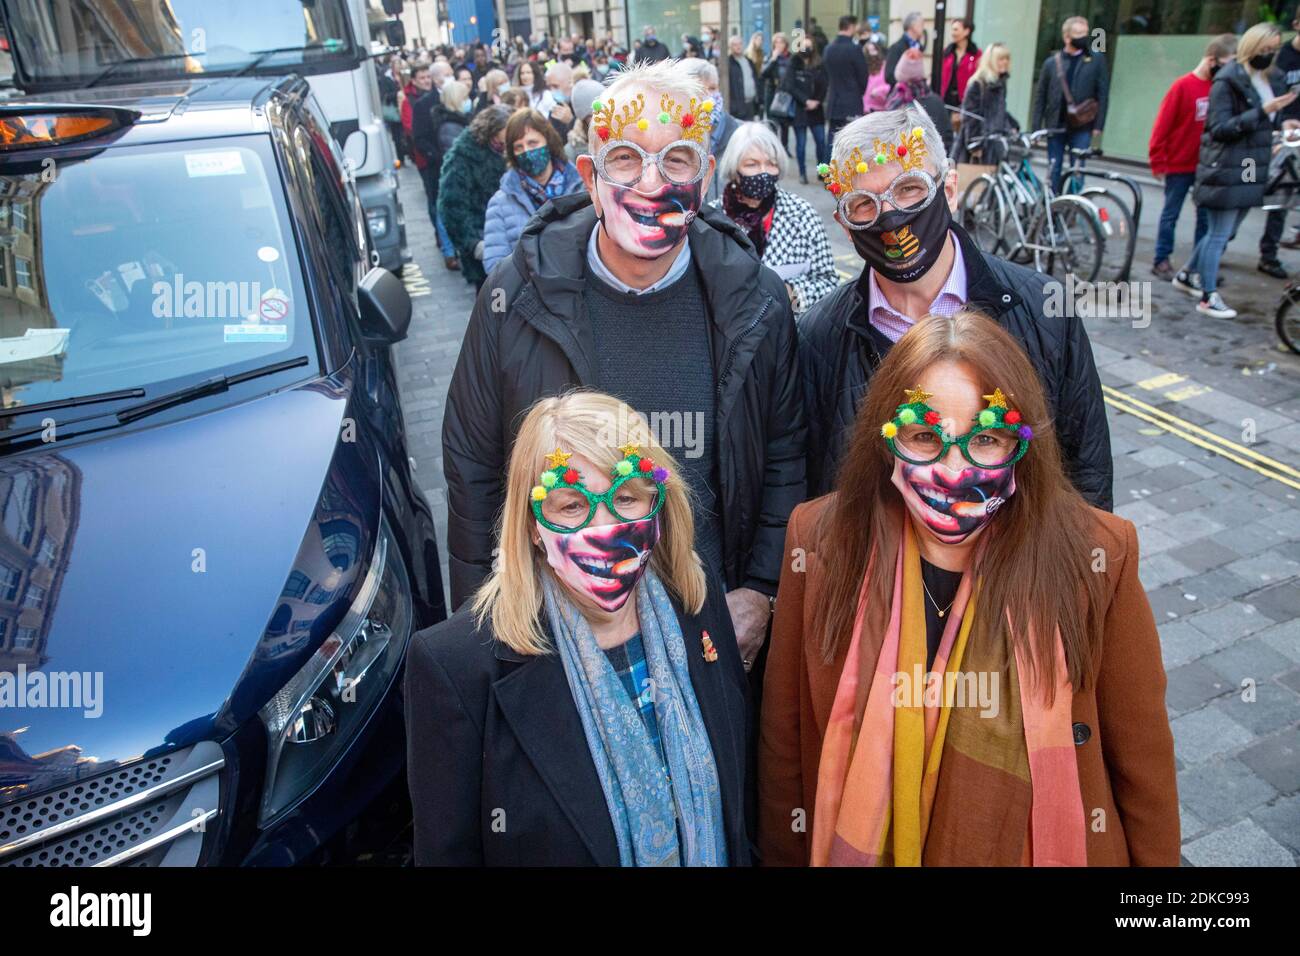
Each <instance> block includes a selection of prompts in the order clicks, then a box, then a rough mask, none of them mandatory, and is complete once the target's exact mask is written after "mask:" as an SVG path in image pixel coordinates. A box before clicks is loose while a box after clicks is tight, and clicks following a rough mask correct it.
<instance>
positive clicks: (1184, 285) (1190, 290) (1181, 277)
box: [1169, 269, 1202, 296]
mask: <svg viewBox="0 0 1300 956" xmlns="http://www.w3.org/2000/svg"><path fill="white" fill-rule="evenodd" d="M1169 282H1170V284H1171V285H1172V286H1173V287H1174V288H1175V289H1181V290H1182V291H1183V292H1186V293H1187V294H1188V295H1194V296H1199V295H1200V294H1201V292H1202V289H1201V274H1200V273H1199V272H1188V271H1187V270H1186V269H1179V270H1178V273H1177V274H1176V275H1175V276H1174V277H1173V278H1172V279H1170V280H1169Z"/></svg>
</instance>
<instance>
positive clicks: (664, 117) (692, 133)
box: [591, 93, 713, 146]
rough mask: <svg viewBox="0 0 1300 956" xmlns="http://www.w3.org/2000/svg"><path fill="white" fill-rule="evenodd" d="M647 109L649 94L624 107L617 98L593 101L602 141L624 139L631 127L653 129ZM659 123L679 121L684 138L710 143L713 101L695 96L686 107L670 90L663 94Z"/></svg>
mask: <svg viewBox="0 0 1300 956" xmlns="http://www.w3.org/2000/svg"><path fill="white" fill-rule="evenodd" d="M644 112H645V94H644V93H638V94H637V95H636V96H635V97H633V99H632V101H631V102H629V103H624V104H623V107H622V109H621V110H620V109H619V108H618V107H617V105H616V104H615V102H614V99H613V97H607V98H605V99H600V100H596V101H595V102H594V103H592V104H591V115H592V125H593V128H594V129H595V130H596V136H597V138H598V139H599V140H600V141H601V142H602V143H607V142H609V141H610V140H611V139H615V140H617V139H623V138H624V136H623V134H624V132H625V131H626V130H627V128H628V127H629V126H635V127H636V128H637V129H639V130H642V131H645V130H647V129H649V128H650V121H649V120H648V119H646V118H645V117H644V116H642V115H641V114H643V113H644ZM658 119H659V122H660V123H662V124H663V125H665V126H667V125H668V124H669V123H676V124H677V125H678V126H680V127H681V128H682V139H686V140H690V141H691V142H693V143H698V144H699V145H700V146H705V145H706V136H707V135H708V133H709V131H710V130H711V129H713V101H712V100H696V99H695V98H694V97H691V102H690V105H689V106H686V107H683V106H682V105H681V104H680V103H678V102H677V101H676V100H675V99H673V98H672V97H671V96H669V95H667V94H666V93H665V94H664V95H663V96H661V97H659V117H658Z"/></svg>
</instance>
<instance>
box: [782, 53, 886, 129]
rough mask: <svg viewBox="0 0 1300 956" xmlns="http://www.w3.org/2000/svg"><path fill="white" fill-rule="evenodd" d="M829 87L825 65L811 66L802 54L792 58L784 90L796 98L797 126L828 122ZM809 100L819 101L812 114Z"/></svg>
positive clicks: (818, 124) (795, 113)
mask: <svg viewBox="0 0 1300 956" xmlns="http://www.w3.org/2000/svg"><path fill="white" fill-rule="evenodd" d="M864 62H865V61H864ZM828 85H829V80H828V79H827V77H826V66H825V65H824V64H822V63H820V62H819V63H818V64H817V65H816V66H809V65H808V58H807V57H806V56H804V54H802V53H796V54H795V55H794V56H792V57H791V58H790V68H789V69H788V70H786V71H785V82H784V85H783V86H782V89H784V90H785V91H786V92H788V93H789V94H790V95H791V96H792V97H794V125H795V126H797V127H803V126H821V125H822V124H823V123H825V122H826V88H827V86H828ZM808 100H816V101H817V108H816V109H815V110H813V111H811V112H809V111H808V110H807V109H806V108H805V104H806V103H807V102H808Z"/></svg>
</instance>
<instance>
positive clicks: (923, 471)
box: [880, 385, 1034, 544]
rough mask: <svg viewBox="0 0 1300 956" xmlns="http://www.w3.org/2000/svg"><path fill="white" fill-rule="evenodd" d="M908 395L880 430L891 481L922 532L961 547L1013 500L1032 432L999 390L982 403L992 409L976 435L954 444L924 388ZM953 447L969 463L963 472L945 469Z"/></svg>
mask: <svg viewBox="0 0 1300 956" xmlns="http://www.w3.org/2000/svg"><path fill="white" fill-rule="evenodd" d="M905 395H906V399H907V400H906V401H905V402H904V403H903V404H901V405H899V406H898V407H897V408H896V409H895V410H894V417H893V418H892V419H890V420H889V421H887V422H885V423H884V424H883V425H881V426H880V434H881V437H882V438H884V440H885V442H886V444H887V445H888V446H889V450H890V451H891V452H892V453H893V455H894V473H893V476H892V479H891V480H892V482H893V484H894V487H895V488H897V489H898V492H899V494H901V495H902V496H903V502H904V504H906V505H907V508H908V511H910V512H911V514H912V516H913V517H914V518H915V519H916V521H917V523H918V524H920V525H921V526H922V527H924V528H925V529H926V530H927V531H928V532H929V533H930V534H932V535H933V536H934V537H935V538H937V539H938V540H939V541H941V542H943V543H945V544H960V543H961V542H962V541H964V540H966V538H968V537H969V536H970V535H972V534H974V533H975V532H976V531H978V530H980V529H981V528H983V527H984V526H985V525H986V524H988V523H989V521H991V520H992V518H993V516H994V515H995V514H997V511H998V509H999V508H1001V507H1002V505H1003V504H1004V503H1005V502H1006V500H1007V499H1008V498H1010V497H1011V496H1012V495H1013V494H1015V491H1016V476H1015V464H1016V462H1018V461H1019V460H1020V459H1021V458H1023V457H1024V455H1025V453H1026V452H1027V451H1028V450H1029V442H1030V440H1031V439H1032V438H1033V437H1034V433H1033V429H1032V428H1030V427H1029V425H1027V424H1025V423H1024V421H1023V420H1022V418H1021V414H1020V412H1019V410H1017V409H1014V408H1010V407H1009V406H1008V404H1007V396H1006V395H1004V394H1003V393H1002V389H1000V388H995V389H994V390H993V394H992V395H985V396H984V398H985V399H986V400H987V401H988V403H989V404H988V407H987V408H985V409H983V410H982V411H980V413H979V414H978V415H977V416H976V417H975V419H974V421H973V422H972V425H973V426H974V427H972V428H971V429H970V431H968V432H967V433H966V434H964V435H960V436H956V437H953V436H951V435H950V434H949V433H948V432H947V431H946V430H945V426H944V423H943V420H942V418H941V416H940V415H939V413H938V412H937V411H935V410H934V409H933V408H931V407H930V405H929V404H928V401H929V399H930V394H929V393H928V392H926V391H925V390H924V389H923V388H921V386H919V385H918V386H917V387H916V388H909V389H906V390H905ZM954 445H956V446H957V447H958V449H959V450H960V451H961V454H962V458H964V459H965V462H964V463H963V465H962V468H961V470H960V471H954V470H952V469H951V468H949V467H948V466H946V465H944V464H942V462H943V460H944V459H945V458H946V457H948V453H949V451H950V449H951V448H952V447H953V446H954Z"/></svg>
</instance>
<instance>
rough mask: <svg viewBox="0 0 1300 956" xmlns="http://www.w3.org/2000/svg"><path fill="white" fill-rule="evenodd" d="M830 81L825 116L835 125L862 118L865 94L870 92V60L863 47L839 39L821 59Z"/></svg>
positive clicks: (832, 43)
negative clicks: (868, 81) (868, 84)
mask: <svg viewBox="0 0 1300 956" xmlns="http://www.w3.org/2000/svg"><path fill="white" fill-rule="evenodd" d="M822 62H823V63H825V64H826V75H827V76H828V77H829V78H830V94H829V95H828V97H827V103H826V115H827V117H829V118H830V120H831V121H832V122H834V121H835V120H844V119H851V118H853V117H855V116H861V115H862V94H863V93H865V92H866V90H867V57H866V54H865V53H863V52H862V47H860V46H858V45H857V44H856V43H854V42H853V40H852V39H851V38H849V37H846V36H838V37H836V38H835V39H834V40H832V41H831V43H830V45H829V46H827V47H826V53H825V54H824V55H823V56H822Z"/></svg>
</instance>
